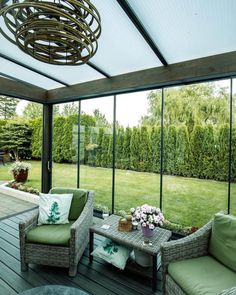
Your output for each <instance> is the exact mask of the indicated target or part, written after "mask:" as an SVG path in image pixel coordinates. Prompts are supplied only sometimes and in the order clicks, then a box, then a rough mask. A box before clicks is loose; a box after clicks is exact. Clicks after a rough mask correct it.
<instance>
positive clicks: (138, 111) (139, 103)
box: [16, 80, 236, 127]
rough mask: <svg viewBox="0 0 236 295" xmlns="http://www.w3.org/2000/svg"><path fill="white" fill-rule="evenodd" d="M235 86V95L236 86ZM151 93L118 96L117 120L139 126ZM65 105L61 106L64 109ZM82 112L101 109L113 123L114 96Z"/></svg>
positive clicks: (19, 111)
mask: <svg viewBox="0 0 236 295" xmlns="http://www.w3.org/2000/svg"><path fill="white" fill-rule="evenodd" d="M215 83H217V84H216V85H217V86H218V87H229V80H222V81H217V82H215ZM235 84H236V83H235ZM235 84H234V91H233V92H234V93H235V92H236V86H235ZM148 93H150V91H140V92H134V93H128V94H121V95H117V100H116V120H117V121H118V122H119V123H120V125H122V126H124V127H127V126H129V127H133V126H137V125H138V124H139V121H140V119H141V117H142V116H143V115H146V114H147V111H148V100H147V95H148ZM27 103H28V102H27V101H25V100H22V101H20V103H19V104H18V105H17V110H16V111H17V114H18V115H22V112H23V110H24V108H25V106H26V105H27ZM62 107H63V105H62V104H61V105H60V108H62ZM81 108H82V111H83V112H85V113H87V114H90V115H93V111H94V109H99V111H100V112H101V113H103V114H104V115H105V116H106V119H107V120H108V122H110V123H112V122H113V96H107V97H101V98H94V99H88V100H84V101H82V103H81Z"/></svg>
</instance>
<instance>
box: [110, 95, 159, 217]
mask: <svg viewBox="0 0 236 295" xmlns="http://www.w3.org/2000/svg"><path fill="white" fill-rule="evenodd" d="M160 93H161V92H160ZM151 100H152V92H151V93H148V92H139V93H133V94H132V95H131V94H129V95H119V96H117V116H116V117H117V126H116V182H115V210H116V211H117V212H118V211H120V210H124V211H126V212H129V210H130V208H132V207H134V208H135V207H137V206H141V205H143V204H149V205H153V206H157V207H159V201H160V197H159V196H160V193H159V190H160V177H159V173H160V135H161V129H160V116H158V117H155V118H154V120H149V118H148V117H147V110H148V109H149V107H150V103H151ZM160 100H161V96H160Z"/></svg>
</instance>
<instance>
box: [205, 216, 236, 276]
mask: <svg viewBox="0 0 236 295" xmlns="http://www.w3.org/2000/svg"><path fill="white" fill-rule="evenodd" d="M209 253H210V254H211V255H213V256H214V257H215V258H216V259H217V260H219V261H220V262H222V263H223V264H224V265H226V266H228V267H229V268H231V269H232V270H234V271H236V254H235V253H236V217H234V216H232V215H224V214H221V213H218V214H216V215H215V218H214V220H213V225H212V234H211V239H210V245H209Z"/></svg>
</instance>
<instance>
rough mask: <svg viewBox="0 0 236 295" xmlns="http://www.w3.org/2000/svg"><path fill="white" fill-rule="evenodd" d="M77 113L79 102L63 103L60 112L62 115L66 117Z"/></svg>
mask: <svg viewBox="0 0 236 295" xmlns="http://www.w3.org/2000/svg"><path fill="white" fill-rule="evenodd" d="M78 113H79V103H78V102H69V103H65V104H64V105H63V109H62V112H61V115H62V116H65V117H68V116H71V115H76V116H78Z"/></svg>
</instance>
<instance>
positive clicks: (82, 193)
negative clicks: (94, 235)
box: [50, 187, 88, 220]
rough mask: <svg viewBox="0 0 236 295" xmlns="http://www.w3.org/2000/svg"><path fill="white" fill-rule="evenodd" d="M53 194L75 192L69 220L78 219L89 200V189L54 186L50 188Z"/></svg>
mask: <svg viewBox="0 0 236 295" xmlns="http://www.w3.org/2000/svg"><path fill="white" fill-rule="evenodd" d="M50 193H51V194H73V198H72V202H71V206H70V213H69V220H76V219H77V218H78V217H79V216H80V214H81V212H82V211H83V209H84V206H85V204H86V202H87V194H88V191H86V190H83V189H74V188H66V187H54V188H52V189H51V190H50Z"/></svg>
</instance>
